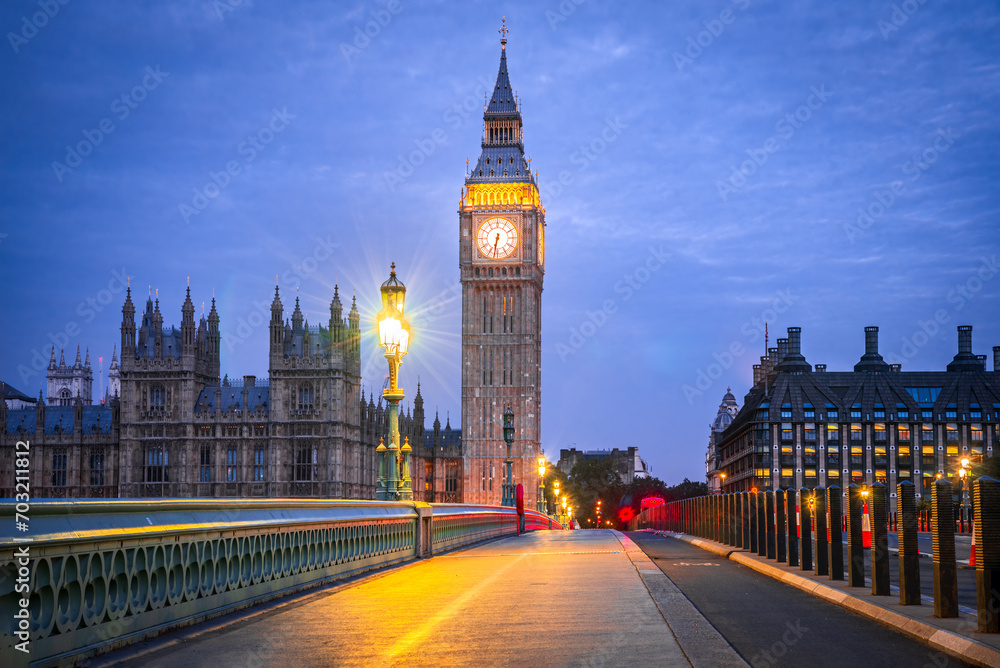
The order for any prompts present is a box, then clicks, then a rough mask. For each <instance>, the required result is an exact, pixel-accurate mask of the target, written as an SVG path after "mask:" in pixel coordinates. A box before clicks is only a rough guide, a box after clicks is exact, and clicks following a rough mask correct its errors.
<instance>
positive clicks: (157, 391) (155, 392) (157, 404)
mask: <svg viewBox="0 0 1000 668" xmlns="http://www.w3.org/2000/svg"><path fill="white" fill-rule="evenodd" d="M165 404H166V392H164V390H163V386H162V385H154V386H153V388H152V389H151V390H150V391H149V409H150V410H154V411H162V410H163V407H164V405H165Z"/></svg>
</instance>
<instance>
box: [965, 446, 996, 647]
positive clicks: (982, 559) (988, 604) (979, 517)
mask: <svg viewBox="0 0 1000 668" xmlns="http://www.w3.org/2000/svg"><path fill="white" fill-rule="evenodd" d="M994 456H995V455H994ZM972 507H973V509H974V510H973V512H974V513H975V515H974V517H975V520H976V521H975V526H974V527H973V528H972V530H973V531H974V532H975V534H976V550H977V551H978V553H977V554H976V608H977V609H978V611H979V632H980V633H1000V480H994V479H993V478H990V477H989V476H982V477H981V478H979V479H978V480H976V481H975V482H973V483H972Z"/></svg>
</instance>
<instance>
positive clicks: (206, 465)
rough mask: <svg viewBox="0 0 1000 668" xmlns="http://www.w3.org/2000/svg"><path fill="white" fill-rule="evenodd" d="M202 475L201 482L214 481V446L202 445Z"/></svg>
mask: <svg viewBox="0 0 1000 668" xmlns="http://www.w3.org/2000/svg"><path fill="white" fill-rule="evenodd" d="M200 473H201V475H200V476H199V478H198V479H199V480H200V481H201V482H212V446H211V445H203V446H201V469H200Z"/></svg>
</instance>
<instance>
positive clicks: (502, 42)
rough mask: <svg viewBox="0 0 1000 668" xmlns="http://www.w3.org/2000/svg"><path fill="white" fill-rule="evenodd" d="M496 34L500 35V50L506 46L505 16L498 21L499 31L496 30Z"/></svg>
mask: <svg viewBox="0 0 1000 668" xmlns="http://www.w3.org/2000/svg"><path fill="white" fill-rule="evenodd" d="M497 32H499V33H500V48H501V49H502V48H504V47H505V46H506V45H507V17H506V16H504V17H503V18H502V19H501V20H500V30H498V31H497Z"/></svg>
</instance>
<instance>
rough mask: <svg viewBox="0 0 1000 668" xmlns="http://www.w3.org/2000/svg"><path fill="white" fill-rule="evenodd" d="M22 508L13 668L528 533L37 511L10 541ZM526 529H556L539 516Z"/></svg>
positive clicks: (367, 518)
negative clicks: (440, 554)
mask: <svg viewBox="0 0 1000 668" xmlns="http://www.w3.org/2000/svg"><path fill="white" fill-rule="evenodd" d="M17 510H18V509H17V506H16V504H13V503H9V502H8V503H0V526H2V527H3V529H0V634H2V636H3V639H2V641H0V642H2V643H3V644H2V646H0V665H3V666H17V665H26V664H27V662H28V660H30V661H31V662H33V664H34V663H36V662H37V663H38V665H48V664H56V663H60V662H67V661H70V662H72V660H74V659H75V660H79V659H80V658H85V657H87V656H91V655H94V654H98V653H102V652H106V651H110V650H113V649H117V648H119V647H123V646H125V645H128V644H131V643H134V642H138V641H141V640H143V639H146V638H149V637H152V636H155V635H158V634H161V633H163V632H165V631H167V630H169V629H172V628H177V627H180V626H185V625H190V624H194V623H197V622H200V621H203V620H205V619H209V618H212V617H216V616H219V615H222V614H227V613H229V612H233V611H236V610H240V609H243V608H247V607H250V606H252V605H255V604H258V603H261V602H264V601H267V600H270V599H273V598H276V597H279V596H284V595H287V594H290V593H294V592H297V591H301V590H304V589H308V588H311V587H317V586H320V585H323V584H326V583H328V582H332V581H334V580H337V579H341V578H345V577H349V576H352V575H357V574H359V573H362V572H365V571H368V570H372V569H376V568H383V567H387V566H391V565H393V564H397V563H401V562H404V561H407V560H411V559H415V558H421V557H429V556H431V555H433V554H434V553H435V552H440V551H445V550H451V549H455V548H458V547H462V546H465V545H471V544H473V543H477V542H480V541H483V540H488V539H491V538H496V537H500V536H504V535H510V534H514V533H515V532H516V530H517V514H516V512H515V510H514V509H513V508H499V507H494V506H476V505H461V504H424V503H413V502H380V501H319V500H317V501H307V500H302V499H274V500H245V499H228V500H226V501H204V500H173V499H162V500H161V499H157V500H141V501H139V500H134V501H133V500H109V501H103V500H102V501H90V500H75V501H37V500H36V501H33V502H32V503H31V506H30V512H29V513H27V514H28V516H29V517H28V529H29V530H28V531H27V532H25V533H23V534H20V535H11V534H12V533H13V529H14V528H15V514H16V512H17ZM21 510H24V509H23V508H22V509H21ZM536 516H537V517H536ZM526 524H527V526H528V528H531V529H542V528H549V520H548V518H546V517H545V516H544V515H541V514H539V513H535V512H534V511H528V512H527V513H526ZM552 528H561V527H560V526H559V525H558V524H557V523H556V524H553V526H552ZM25 603H27V605H26V606H25V605H24V604H25ZM24 640H28V641H29V642H28V644H26V645H24V644H21V643H23V642H24ZM19 645H20V647H21V648H22V649H28V650H29V652H28V653H24V652H22V651H21V650H19V649H18V646H19Z"/></svg>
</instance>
